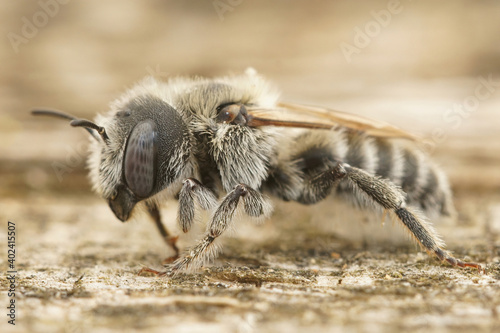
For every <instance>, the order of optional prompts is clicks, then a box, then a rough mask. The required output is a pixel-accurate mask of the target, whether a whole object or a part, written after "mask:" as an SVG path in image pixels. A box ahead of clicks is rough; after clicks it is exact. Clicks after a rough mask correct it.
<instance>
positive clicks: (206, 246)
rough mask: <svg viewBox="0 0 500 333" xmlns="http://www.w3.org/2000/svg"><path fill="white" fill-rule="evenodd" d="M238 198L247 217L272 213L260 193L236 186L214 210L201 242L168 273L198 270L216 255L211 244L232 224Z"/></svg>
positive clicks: (243, 185)
mask: <svg viewBox="0 0 500 333" xmlns="http://www.w3.org/2000/svg"><path fill="white" fill-rule="evenodd" d="M240 198H242V199H243V205H244V211H245V213H246V214H248V215H249V216H252V217H260V216H269V215H270V213H271V212H272V207H271V205H270V204H269V202H268V200H267V199H266V198H265V197H264V196H262V194H261V193H259V192H258V191H256V190H254V189H252V188H251V187H249V186H247V185H245V184H239V185H236V186H235V188H234V189H233V190H232V191H231V192H229V193H228V194H227V195H226V196H225V197H224V199H223V200H222V202H221V203H220V205H219V207H218V208H217V209H216V211H215V213H214V214H213V216H212V218H211V221H210V223H209V225H208V228H207V232H206V234H205V236H204V237H203V238H202V240H201V241H200V242H199V243H198V244H197V245H195V246H194V247H193V248H191V249H190V250H189V251H187V255H185V256H184V257H181V258H179V259H178V260H176V261H175V262H174V264H173V265H172V267H171V268H170V272H172V273H174V274H175V273H177V272H179V271H183V270H186V269H189V270H193V269H196V268H199V267H200V266H202V265H203V264H204V263H205V262H207V261H208V260H209V259H211V258H213V257H215V256H216V255H217V252H218V249H217V248H216V247H215V246H214V244H213V243H214V241H215V239H216V238H217V237H219V236H220V235H221V234H222V233H223V232H224V231H226V230H227V229H228V227H229V226H230V225H231V223H232V222H233V217H234V212H235V211H236V208H237V207H238V203H239V201H240Z"/></svg>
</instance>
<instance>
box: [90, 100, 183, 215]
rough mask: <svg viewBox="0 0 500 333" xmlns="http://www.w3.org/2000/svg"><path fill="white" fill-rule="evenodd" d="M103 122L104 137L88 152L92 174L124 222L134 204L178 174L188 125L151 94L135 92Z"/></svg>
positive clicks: (171, 180)
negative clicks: (93, 161) (138, 94)
mask: <svg viewBox="0 0 500 333" xmlns="http://www.w3.org/2000/svg"><path fill="white" fill-rule="evenodd" d="M99 120H102V121H103V122H105V123H106V127H105V128H107V129H109V130H107V133H108V140H107V141H102V142H98V143H97V144H99V145H100V146H101V147H100V149H98V150H95V149H94V150H93V151H94V153H95V152H98V154H95V155H96V156H93V159H92V160H98V161H99V163H98V164H96V165H91V172H92V173H93V175H94V176H95V177H97V179H98V182H94V183H97V184H98V185H99V188H98V190H100V192H101V193H102V196H103V197H104V199H106V200H107V201H108V203H109V206H110V208H111V210H112V211H113V213H114V214H115V215H116V217H117V218H118V219H120V220H121V221H126V220H127V219H128V218H129V217H130V214H131V212H132V210H133V208H134V207H135V205H136V204H137V203H138V202H140V201H142V200H145V199H148V198H150V197H152V196H153V195H155V194H156V193H158V192H160V191H162V190H163V189H165V188H166V187H168V186H169V185H170V184H171V183H173V182H174V181H175V180H177V178H178V177H179V175H180V174H181V173H182V169H183V166H184V165H185V164H186V160H187V158H188V156H189V151H190V149H189V134H188V130H187V126H186V124H185V122H184V121H183V119H182V118H181V116H180V115H179V114H178V113H177V111H176V110H175V109H174V108H173V107H172V106H170V105H169V104H168V103H166V102H165V101H163V100H161V99H159V98H157V97H155V96H153V95H149V94H146V95H141V96H137V97H135V98H133V99H131V100H130V101H128V102H127V103H125V104H124V105H121V106H120V107H119V108H118V110H113V111H112V114H111V116H110V117H107V118H106V119H98V120H97V121H99Z"/></svg>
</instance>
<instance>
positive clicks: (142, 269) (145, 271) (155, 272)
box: [137, 267, 167, 277]
mask: <svg viewBox="0 0 500 333" xmlns="http://www.w3.org/2000/svg"><path fill="white" fill-rule="evenodd" d="M144 273H152V274H155V275H157V276H158V277H162V276H165V275H167V272H160V271H157V270H155V269H151V268H148V267H143V268H141V270H140V271H139V273H137V275H139V276H141V275H143V274H144Z"/></svg>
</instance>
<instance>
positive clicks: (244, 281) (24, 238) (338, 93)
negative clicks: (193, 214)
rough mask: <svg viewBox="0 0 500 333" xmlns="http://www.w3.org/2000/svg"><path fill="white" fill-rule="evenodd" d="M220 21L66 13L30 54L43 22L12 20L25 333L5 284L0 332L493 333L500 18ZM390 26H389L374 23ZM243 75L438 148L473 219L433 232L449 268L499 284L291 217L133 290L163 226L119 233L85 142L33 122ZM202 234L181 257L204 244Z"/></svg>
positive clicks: (2, 206) (174, 8) (6, 65)
mask: <svg viewBox="0 0 500 333" xmlns="http://www.w3.org/2000/svg"><path fill="white" fill-rule="evenodd" d="M223 2H224V3H227V4H229V3H232V5H229V6H230V8H231V9H232V10H228V11H226V12H224V13H221V12H220V11H219V12H218V11H217V9H216V8H219V10H221V9H220V7H216V5H214V3H219V2H211V1H204V2H199V3H190V4H188V3H185V2H169V1H167V2H165V1H152V2H151V3H149V4H146V3H142V2H141V3H138V2H132V1H130V2H124V1H107V2H106V3H102V2H98V1H85V2H83V1H82V2H76V1H75V2H69V3H68V4H66V5H59V7H58V8H57V12H54V15H53V17H49V16H48V17H49V18H48V22H47V24H45V25H43V26H41V27H40V28H38V29H37V32H36V33H34V32H33V31H32V35H33V36H31V37H29V38H26V43H21V44H19V45H17V51H18V52H16V47H13V45H12V43H11V42H10V39H11V38H12V36H13V35H12V34H10V35H9V33H15V34H17V35H21V34H22V29H23V24H24V22H25V21H26V20H28V21H31V22H32V21H33V17H34V16H36V15H39V14H37V13H39V12H40V11H42V10H43V8H42V7H41V5H40V4H39V3H38V2H32V3H31V4H30V5H26V4H21V3H17V2H6V3H4V4H3V5H2V6H3V10H2V12H1V13H0V17H1V20H2V27H1V29H2V31H1V32H2V35H3V36H6V37H7V38H3V39H2V43H3V44H2V47H1V48H0V55H1V59H2V61H1V62H0V68H1V73H2V75H1V76H0V109H1V110H2V111H1V112H0V152H1V154H0V174H1V176H0V221H1V225H2V228H1V229H0V248H1V249H2V252H1V254H0V267H2V272H4V271H5V270H6V268H7V261H6V259H7V252H6V249H7V244H6V232H7V226H6V224H7V220H11V221H14V222H15V223H16V230H17V242H16V246H17V248H18V253H17V261H16V263H17V269H18V275H17V277H18V281H17V286H16V288H17V291H18V292H17V293H16V302H17V306H18V307H17V321H16V323H17V325H16V326H15V327H13V326H11V325H8V324H7V320H6V316H5V314H4V313H6V310H5V307H6V306H7V304H8V301H9V299H8V297H7V289H8V283H7V279H6V275H5V274H2V276H1V277H0V282H1V291H2V292H1V294H0V307H1V308H2V309H4V310H3V312H1V313H0V314H1V318H3V319H1V320H0V330H1V331H2V332H87V331H88V332H90V331H92V332H110V331H125V332H127V331H136V330H140V329H143V330H146V331H152V332H155V331H158V332H160V331H165V330H173V331H174V330H175V331H180V332H212V331H213V332H220V331H224V332H253V331H255V332H260V331H264V332H273V331H278V330H280V331H281V330H287V331H299V330H302V329H306V328H307V329H310V330H315V331H318V332H322V331H347V332H349V331H353V332H357V331H367V332H378V331H380V332H382V331H383V332H390V331H402V330H404V331H417V332H418V331H444V332H447V331H456V330H458V329H460V330H463V331H474V332H478V331H479V332H481V331H485V332H487V331H495V330H499V329H500V318H499V316H500V291H499V290H500V288H499V287H500V266H499V261H500V191H499V190H500V170H499V165H500V154H499V153H500V140H499V139H500V135H499V134H500V132H499V130H500V123H499V120H498V115H499V110H500V92H499V91H498V88H499V87H500V61H499V59H500V55H499V52H500V51H499V49H498V38H497V37H498V34H499V32H500V23H498V15H499V14H500V5H499V4H497V3H496V2H493V1H491V2H473V3H472V2H467V1H449V2H447V1H445V2H439V4H436V3H435V2H430V1H429V2H426V1H417V2H415V1H413V2H412V1H401V2H400V3H399V6H397V7H395V8H392V7H390V8H389V7H388V6H389V5H388V3H387V2H385V1H370V2H363V3H358V2H357V4H356V7H355V8H353V7H352V4H349V3H348V2H342V1H338V2H328V4H326V3H325V2H321V1H308V2H303V3H302V4H293V5H290V4H289V3H288V2H285V1H275V2H272V3H269V2H266V1H257V2H254V1H252V2H250V1H242V2H238V1H233V2H230V1H223ZM54 8H55V7H54ZM389 9H392V10H393V13H392V14H391V15H390V17H389V16H386V19H385V20H386V21H383V23H384V25H385V26H383V25H381V24H380V23H377V20H376V17H379V20H380V19H381V18H380V15H383V14H382V13H385V12H384V11H388V10H389ZM374 13H375V14H374ZM377 13H378V14H377ZM23 18H25V19H23ZM373 22H375V23H373ZM380 22H382V21H380ZM386 23H387V24H386ZM376 24H379V29H378V30H377V27H376ZM370 26H371V27H372V28H373V29H375V30H373V31H372V32H371V35H372V37H370V38H369V42H368V41H365V42H366V43H365V44H366V45H364V46H363V47H358V51H359V52H357V53H354V54H352V55H351V57H350V58H349V57H348V58H349V59H348V58H346V57H345V55H344V54H343V52H342V49H341V45H345V44H350V45H354V46H356V45H358V46H359V45H361V44H359V43H358V44H356V41H358V42H359V40H357V39H356V38H360V37H356V36H357V33H358V32H357V31H359V30H358V28H359V29H365V28H367V27H368V28H369V27H370ZM9 36H10V37H9ZM9 38H10V39H9ZM247 66H253V67H255V68H256V69H257V70H258V71H259V72H261V73H262V74H263V75H265V76H266V77H268V78H269V79H270V80H271V81H273V82H274V83H275V84H276V85H277V86H278V87H279V88H280V89H281V90H282V91H283V96H284V99H286V100H289V101H293V102H302V103H308V104H316V105H323V106H328V107H331V108H335V109H339V110H344V111H349V112H356V113H358V114H361V115H364V116H368V117H372V118H377V119H381V120H385V121H389V122H391V123H393V124H395V125H397V126H400V127H402V128H404V129H406V130H410V131H412V132H414V133H416V134H419V135H422V136H423V137H425V138H426V139H427V142H428V143H431V144H433V145H432V146H428V147H433V148H430V149H429V151H430V153H431V154H432V156H433V157H434V159H435V160H436V161H437V162H438V163H439V164H441V165H442V166H443V168H444V169H445V170H446V172H447V173H448V174H449V176H450V179H451V182H452V186H453V188H454V191H455V196H456V200H455V201H456V205H457V209H458V211H459V216H458V218H457V220H455V221H435V222H436V227H437V229H438V230H439V232H440V234H442V235H443V237H444V239H445V241H446V242H447V244H448V248H449V249H450V250H452V251H454V253H455V254H456V255H457V256H458V257H460V258H468V259H469V260H474V261H478V262H481V263H483V264H484V265H485V267H486V273H485V274H479V273H478V272H476V271H474V270H471V269H456V268H451V267H449V266H447V265H443V264H440V263H438V262H437V261H435V260H434V259H432V258H429V257H428V256H427V255H426V254H424V253H420V252H419V249H418V248H417V247H416V246H415V245H414V244H413V243H412V242H411V241H410V240H409V239H408V237H407V236H406V234H405V233H404V232H402V231H401V230H400V228H399V227H398V226H397V225H396V226H393V225H391V223H385V225H383V226H381V224H380V222H379V221H373V219H369V218H366V216H364V215H359V214H353V213H352V210H351V209H350V208H349V207H347V206H346V205H344V204H342V203H332V201H330V202H324V203H321V204H319V205H316V206H312V207H300V206H298V205H293V204H287V203H277V205H276V214H275V216H274V217H273V218H272V219H271V220H269V221H266V222H265V223H264V224H261V225H252V224H251V223H249V222H248V221H240V222H239V223H238V224H237V228H236V229H237V230H236V232H235V233H234V234H232V235H231V236H230V237H226V238H225V239H224V240H223V241H222V243H223V244H224V253H223V254H222V255H221V256H220V257H219V258H218V259H217V260H216V261H215V262H214V264H213V265H212V266H210V267H207V268H205V269H203V270H202V271H200V273H199V274H191V275H182V276H179V277H177V278H175V279H159V278H156V277H148V276H137V272H138V271H139V270H140V269H141V267H144V266H147V267H153V268H157V269H159V268H161V266H160V262H161V260H162V259H163V258H165V257H167V256H169V255H170V252H168V250H167V249H166V247H165V245H164V244H163V243H162V241H161V240H160V238H159V236H158V235H157V233H156V230H155V229H154V227H153V225H152V223H151V222H150V221H149V220H148V218H147V217H146V216H143V217H139V218H137V219H136V220H134V221H130V222H128V223H126V224H122V223H120V222H119V221H118V220H116V218H115V217H114V216H113V215H112V213H111V211H110V210H109V208H108V207H107V205H106V204H105V202H103V201H101V200H100V199H99V198H97V197H96V196H95V195H94V194H92V193H91V191H90V186H89V184H88V180H87V179H86V171H85V169H84V158H85V156H86V152H85V149H86V144H87V141H88V138H87V136H86V135H85V133H84V131H81V130H75V129H72V128H70V127H69V126H68V125H67V124H64V123H63V122H56V121H54V122H51V121H49V120H41V119H32V117H30V116H29V114H28V111H29V110H30V109H32V108H33V107H37V106H51V107H54V108H58V109H62V110H66V111H68V112H71V113H75V114H78V115H80V116H82V117H87V118H91V117H93V115H94V114H95V113H96V112H102V111H105V110H106V108H107V104H108V103H109V102H110V101H111V100H112V99H113V98H115V97H117V96H118V94H119V93H120V92H121V91H123V90H124V89H125V88H126V87H128V86H130V85H131V84H133V83H134V82H135V81H137V80H139V79H140V78H142V77H143V76H145V75H148V74H156V75H157V76H159V77H163V78H166V77H168V76H170V75H207V76H212V75H224V74H227V73H230V72H241V71H243V70H244V69H245V68H246V67H247ZM485 80H486V81H488V80H490V82H491V83H490V84H489V85H488V84H486V85H485V84H484V81H485ZM478 86H481V87H483V88H478ZM478 89H479V90H478ZM478 91H479V95H478ZM487 92H489V94H487ZM474 98H476V99H477V100H478V101H479V102H478V103H477V104H475V103H474ZM54 162H55V163H58V164H56V165H59V166H60V165H63V166H64V167H65V168H64V171H65V172H64V173H61V172H59V173H58V172H56V171H55V169H54ZM175 212H176V203H175V202H167V203H166V204H165V207H164V210H163V211H162V213H163V214H164V216H165V218H166V221H168V225H169V228H170V229H172V230H175V232H176V233H179V231H178V229H176V228H177V227H176V225H175ZM201 228H202V227H201V226H199V228H198V231H196V230H195V231H194V232H192V233H190V234H189V235H185V236H181V239H180V244H181V245H182V246H184V247H185V246H188V245H189V244H192V242H193V241H194V240H196V237H197V236H199V232H200V231H201ZM197 232H198V233H197Z"/></svg>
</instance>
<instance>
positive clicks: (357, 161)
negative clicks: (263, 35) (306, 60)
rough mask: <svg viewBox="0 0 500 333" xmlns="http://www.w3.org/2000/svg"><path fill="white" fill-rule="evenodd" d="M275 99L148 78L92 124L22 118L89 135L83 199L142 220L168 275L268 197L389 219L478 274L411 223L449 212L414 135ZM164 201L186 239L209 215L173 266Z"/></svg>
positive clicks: (237, 86) (251, 87) (255, 89)
mask: <svg viewBox="0 0 500 333" xmlns="http://www.w3.org/2000/svg"><path fill="white" fill-rule="evenodd" d="M278 98H279V94H278V93H277V91H276V90H275V89H274V88H272V86H271V85H269V83H268V82H267V81H266V80H265V79H264V78H262V77H261V76H260V75H258V74H257V73H256V72H255V71H254V70H253V69H249V70H247V71H246V72H245V73H244V74H242V75H236V76H228V77H220V78H214V79H205V78H182V77H181V78H172V79H170V80H169V81H168V82H166V83H162V82H159V81H157V80H156V79H154V78H151V77H148V78H146V79H144V80H143V81H142V82H140V83H138V84H137V85H136V86H134V87H133V88H132V89H130V90H128V91H127V92H126V93H125V94H123V95H122V96H121V97H120V98H118V99H117V100H116V101H114V102H113V103H112V104H111V107H110V110H109V112H107V113H106V114H105V115H98V116H97V117H96V118H95V121H94V122H92V121H89V120H84V119H78V118H76V117H74V116H71V115H68V114H65V113H62V112H58V111H50V110H34V111H33V114H35V115H51V116H56V117H61V118H65V119H67V120H70V121H71V123H70V124H71V125H72V126H74V127H83V128H85V129H86V130H87V131H88V132H89V133H90V134H91V135H92V137H93V140H91V141H92V143H91V146H90V157H89V159H88V166H89V169H90V178H91V180H92V184H93V188H94V190H95V191H96V192H97V193H99V194H100V195H101V196H102V197H103V198H104V199H105V200H107V202H108V204H109V207H110V208H111V210H112V211H113V213H114V214H115V215H116V217H117V218H118V219H119V220H121V221H123V222H125V221H127V220H128V219H129V218H130V216H131V214H133V213H134V212H135V211H136V210H137V206H143V207H145V208H146V210H147V211H148V212H149V214H150V215H151V217H152V218H153V220H154V221H155V222H156V225H157V227H158V230H159V231H160V233H161V235H162V236H163V237H164V239H165V240H166V242H167V243H168V244H170V246H172V248H173V249H174V250H175V252H176V258H175V261H174V260H172V261H173V263H172V264H171V265H169V266H168V272H171V273H176V272H180V271H185V270H194V269H196V268H199V267H200V266H202V265H203V264H204V263H205V262H206V261H207V260H209V259H211V258H213V257H214V256H215V255H216V254H217V251H218V247H217V246H216V244H215V243H214V241H215V240H216V239H217V237H219V236H220V235H221V234H223V233H224V232H225V231H226V230H227V229H228V228H229V227H230V226H231V225H232V223H233V217H234V215H235V211H236V210H237V208H238V206H240V207H241V208H242V211H243V212H244V213H245V214H246V215H248V216H250V217H254V218H259V217H269V216H270V214H271V212H272V205H271V203H270V197H275V198H278V199H282V200H286V201H297V202H299V203H302V204H306V205H311V204H314V203H317V202H319V201H321V200H323V199H326V198H327V197H334V195H335V196H337V197H343V198H347V199H348V200H350V201H352V202H353V203H354V206H356V207H361V208H370V209H374V210H379V211H387V212H389V213H390V214H391V215H392V216H393V217H394V218H396V219H397V220H399V221H400V222H401V223H402V224H403V225H404V227H406V228H407V230H408V231H409V232H410V234H411V235H412V236H413V238H414V239H415V240H416V241H417V242H418V243H419V244H420V245H421V247H422V248H423V249H425V250H426V251H427V252H428V253H429V254H431V255H435V256H437V257H438V258H439V259H440V260H443V261H446V262H448V263H449V264H451V265H452V266H460V267H475V268H478V269H481V265H479V264H476V263H470V262H464V261H461V260H459V259H456V258H454V257H453V256H452V255H451V254H450V253H449V252H448V251H446V250H444V242H443V241H441V240H440V238H439V237H438V235H437V233H436V232H435V230H434V228H433V227H432V225H431V224H430V223H429V222H427V220H426V218H425V217H424V216H423V215H422V214H421V213H419V211H421V210H423V211H426V212H427V213H438V214H444V215H449V214H452V213H453V212H454V208H453V203H452V200H451V191H450V188H449V185H448V182H447V180H446V177H445V175H444V174H443V172H442V171H441V170H440V169H439V168H438V167H436V166H435V165H434V164H433V163H432V162H431V161H430V160H429V159H428V157H427V156H426V155H425V154H424V153H423V152H421V151H420V150H419V149H418V148H417V144H416V142H415V141H416V138H415V137H414V136H413V135H411V134H408V133H406V132H404V131H402V130H400V129H398V128H396V127H394V126H391V125H389V124H386V123H384V122H380V121H374V120H368V119H365V118H362V117H359V116H356V115H354V114H349V113H342V112H338V111H333V110H327V109H322V108H316V107H309V106H303V105H297V104H290V103H284V102H280V101H279V99H278ZM332 193H333V194H332ZM173 197H175V198H177V199H178V201H179V205H178V223H179V226H180V228H181V229H182V231H183V232H185V233H187V232H188V231H189V230H190V229H191V227H192V225H193V221H195V217H196V215H197V213H199V211H198V209H203V210H208V211H210V212H211V218H210V221H209V222H208V224H207V228H206V232H205V234H204V236H203V237H202V238H201V240H200V241H199V242H198V243H197V244H196V245H195V246H194V247H192V248H191V249H189V250H188V251H186V252H185V253H183V254H181V255H179V249H178V248H177V246H176V239H177V238H176V237H172V236H171V234H170V233H169V232H168V231H167V229H166V228H165V227H164V226H163V224H162V221H161V216H160V211H159V206H160V205H161V204H162V203H163V202H164V201H165V200H166V199H168V198H173ZM157 273H158V272H157ZM164 274H166V273H164Z"/></svg>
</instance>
